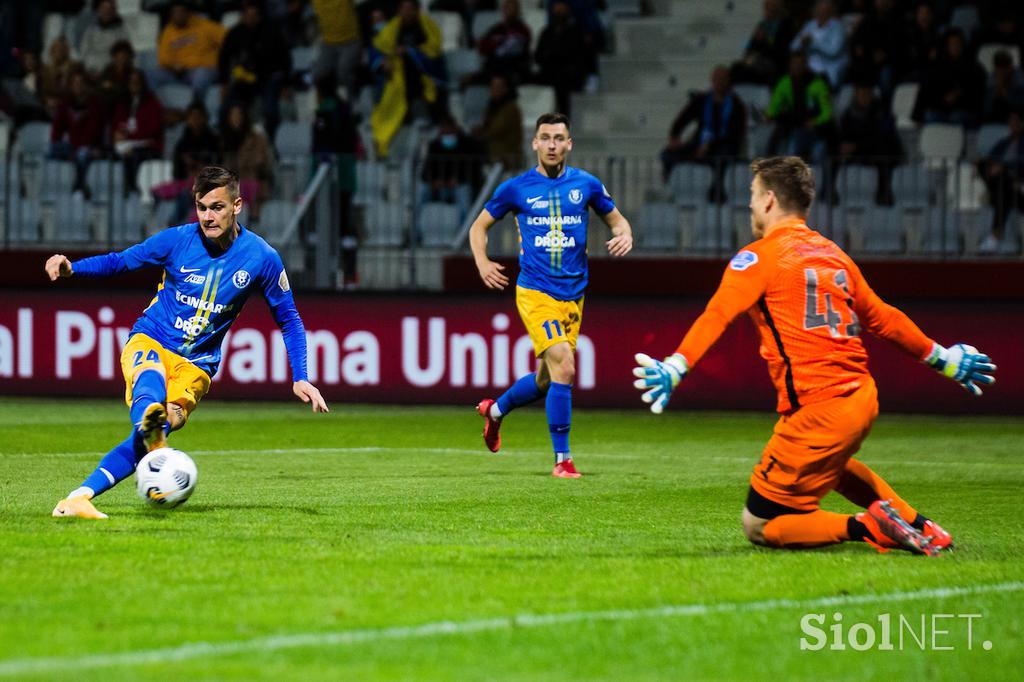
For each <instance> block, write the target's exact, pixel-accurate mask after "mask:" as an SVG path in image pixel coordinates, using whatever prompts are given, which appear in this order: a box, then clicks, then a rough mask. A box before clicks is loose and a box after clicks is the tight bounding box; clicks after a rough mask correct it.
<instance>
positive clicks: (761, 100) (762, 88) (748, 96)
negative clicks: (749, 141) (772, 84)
mask: <svg viewBox="0 0 1024 682" xmlns="http://www.w3.org/2000/svg"><path fill="white" fill-rule="evenodd" d="M733 92H735V93H736V94H737V95H739V98H740V99H741V100H743V104H745V105H746V107H747V121H748V123H749V124H757V123H760V122H762V121H764V110H765V109H767V108H768V103H769V102H770V101H771V99H772V92H771V90H770V89H769V88H768V86H766V85H757V84H755V83H740V84H738V85H735V86H733Z"/></svg>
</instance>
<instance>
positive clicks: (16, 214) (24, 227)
mask: <svg viewBox="0 0 1024 682" xmlns="http://www.w3.org/2000/svg"><path fill="white" fill-rule="evenodd" d="M8 210H9V215H10V216H11V219H12V223H13V225H12V229H11V240H12V241H16V242H22V243H33V244H34V243H37V242H38V241H39V223H40V210H39V204H38V203H37V202H35V201H32V200H31V199H22V200H20V201H18V202H16V203H13V202H12V205H11V207H10V208H9V209H8Z"/></svg>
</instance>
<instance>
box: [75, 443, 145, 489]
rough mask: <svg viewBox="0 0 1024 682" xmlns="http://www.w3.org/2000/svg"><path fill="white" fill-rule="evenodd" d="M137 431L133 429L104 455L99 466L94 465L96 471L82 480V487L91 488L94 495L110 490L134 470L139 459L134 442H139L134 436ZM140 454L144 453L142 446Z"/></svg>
mask: <svg viewBox="0 0 1024 682" xmlns="http://www.w3.org/2000/svg"><path fill="white" fill-rule="evenodd" d="M137 433H138V432H137V431H135V430H134V429H133V430H132V435H130V436H128V438H126V439H125V440H124V441H122V442H121V443H118V444H117V446H115V447H114V449H113V450H111V451H110V452H108V453H107V454H106V455H104V457H103V459H101V460H100V464H99V466H97V467H96V471H94V472H92V473H91V474H89V478H87V479H85V481H83V482H82V486H83V487H85V488H91V489H92V491H93V496H94V497H95V496H96V495H99V494H100V493H103V492H106V491H107V490H110V489H111V488H113V487H114V486H115V485H117V483H118V482H120V481H123V480H124V479H126V478H128V477H129V476H131V475H132V472H134V471H135V464H136V463H137V462H138V461H139V459H141V456H140V455H139V454H138V449H137V443H136V442H137V441H140V442H141V439H139V438H137V437H136V434H137ZM142 454H145V447H144V446H143V452H142Z"/></svg>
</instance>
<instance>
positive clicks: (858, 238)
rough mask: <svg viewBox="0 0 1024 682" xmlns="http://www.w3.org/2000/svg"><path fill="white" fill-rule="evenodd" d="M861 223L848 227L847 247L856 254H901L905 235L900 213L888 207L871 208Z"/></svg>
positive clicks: (903, 248) (862, 217)
mask: <svg viewBox="0 0 1024 682" xmlns="http://www.w3.org/2000/svg"><path fill="white" fill-rule="evenodd" d="M860 218H861V219H862V222H860V223H859V224H857V225H856V226H854V225H853V224H851V225H849V226H848V229H847V233H848V235H849V247H850V250H851V251H854V252H858V253H878V254H881V253H902V252H903V251H904V250H905V248H906V235H905V231H904V228H903V223H902V221H901V219H900V212H899V211H898V210H896V209H894V208H892V207H889V206H871V207H870V208H868V210H867V211H866V214H864V215H863V216H860Z"/></svg>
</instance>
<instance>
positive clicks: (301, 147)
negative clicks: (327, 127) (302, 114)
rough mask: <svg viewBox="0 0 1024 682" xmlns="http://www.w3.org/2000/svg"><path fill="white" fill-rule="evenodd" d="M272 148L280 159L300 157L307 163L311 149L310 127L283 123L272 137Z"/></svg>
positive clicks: (311, 133) (292, 122)
mask: <svg viewBox="0 0 1024 682" xmlns="http://www.w3.org/2000/svg"><path fill="white" fill-rule="evenodd" d="M274 148H275V149H277V154H278V156H280V157H281V158H282V159H291V158H295V157H302V158H305V159H306V161H307V162H308V161H309V152H310V150H311V149H312V148H313V129H312V127H311V126H310V125H309V123H299V122H296V121H284V122H283V123H281V125H279V126H278V127H277V132H276V133H275V135H274Z"/></svg>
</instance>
